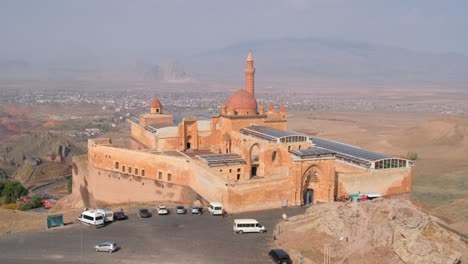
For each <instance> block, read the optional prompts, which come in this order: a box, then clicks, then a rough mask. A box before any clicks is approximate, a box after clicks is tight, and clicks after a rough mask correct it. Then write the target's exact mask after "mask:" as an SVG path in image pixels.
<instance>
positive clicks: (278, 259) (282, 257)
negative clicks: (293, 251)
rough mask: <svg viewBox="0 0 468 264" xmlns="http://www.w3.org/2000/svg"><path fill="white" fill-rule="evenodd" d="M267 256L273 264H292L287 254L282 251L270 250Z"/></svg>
mask: <svg viewBox="0 0 468 264" xmlns="http://www.w3.org/2000/svg"><path fill="white" fill-rule="evenodd" d="M268 255H269V256H270V259H271V260H272V261H273V263H279V264H292V260H291V258H289V255H288V253H286V251H284V250H282V249H272V250H270V253H268Z"/></svg>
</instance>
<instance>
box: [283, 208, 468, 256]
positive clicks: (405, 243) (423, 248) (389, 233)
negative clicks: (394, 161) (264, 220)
mask: <svg viewBox="0 0 468 264" xmlns="http://www.w3.org/2000/svg"><path fill="white" fill-rule="evenodd" d="M437 221H440V220H438V219H436V218H434V217H432V216H430V215H428V214H426V213H424V212H422V211H420V210H418V209H417V208H416V207H415V206H413V205H412V204H411V203H410V202H409V201H407V200H403V199H378V200H374V201H366V202H362V203H346V204H345V203H327V204H320V205H317V206H312V207H311V208H309V209H308V210H307V212H306V214H305V215H301V216H296V217H293V218H291V219H289V221H285V222H283V223H281V224H280V225H279V226H278V227H277V230H276V231H275V235H276V238H277V240H276V243H277V245H276V246H278V247H282V248H285V249H286V250H288V251H289V252H290V253H291V255H292V257H293V260H294V261H297V260H298V259H299V258H300V255H302V256H303V263H323V261H324V259H328V258H330V263H441V264H442V263H461V259H462V257H463V258H465V259H466V258H467V257H468V256H466V252H467V249H466V244H465V243H464V242H462V241H461V240H460V238H459V237H457V236H456V235H454V234H452V233H450V232H448V231H447V230H445V229H444V228H442V227H440V226H439V224H438V223H437ZM462 254H465V256H462ZM295 263H296V262H295Z"/></svg>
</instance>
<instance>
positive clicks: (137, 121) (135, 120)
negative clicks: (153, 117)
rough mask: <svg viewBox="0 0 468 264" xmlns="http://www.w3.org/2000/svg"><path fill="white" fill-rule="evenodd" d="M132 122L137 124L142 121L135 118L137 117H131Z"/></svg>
mask: <svg viewBox="0 0 468 264" xmlns="http://www.w3.org/2000/svg"><path fill="white" fill-rule="evenodd" d="M129 119H130V120H131V121H133V122H135V123H140V119H139V118H138V117H135V116H130V118H129Z"/></svg>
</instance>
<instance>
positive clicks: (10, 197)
mask: <svg viewBox="0 0 468 264" xmlns="http://www.w3.org/2000/svg"><path fill="white" fill-rule="evenodd" d="M27 194H28V190H27V189H26V188H24V187H23V185H21V183H20V182H17V181H6V182H5V185H4V188H3V196H5V203H13V202H15V201H16V199H18V198H20V197H21V196H23V195H27Z"/></svg>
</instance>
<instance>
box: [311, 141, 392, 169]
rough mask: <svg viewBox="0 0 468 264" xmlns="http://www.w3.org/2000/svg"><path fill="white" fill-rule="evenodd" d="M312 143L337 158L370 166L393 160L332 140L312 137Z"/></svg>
mask: <svg viewBox="0 0 468 264" xmlns="http://www.w3.org/2000/svg"><path fill="white" fill-rule="evenodd" d="M312 142H313V143H314V144H315V146H317V147H320V148H323V149H326V150H330V151H333V152H335V153H336V156H337V157H342V158H346V159H351V160H354V161H357V162H360V163H367V164H370V163H372V162H374V161H378V160H382V159H389V158H394V157H393V156H389V155H386V154H382V153H377V152H373V151H369V150H365V149H362V148H360V147H356V146H352V145H347V144H344V143H339V142H336V141H332V140H327V139H323V138H318V137H312Z"/></svg>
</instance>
